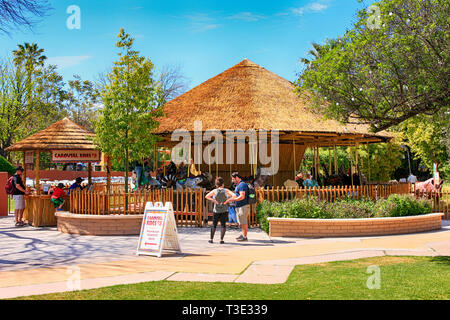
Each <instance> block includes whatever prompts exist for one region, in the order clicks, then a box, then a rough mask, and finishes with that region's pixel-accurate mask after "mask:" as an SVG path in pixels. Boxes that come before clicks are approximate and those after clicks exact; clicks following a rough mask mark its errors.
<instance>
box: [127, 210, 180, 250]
mask: <svg viewBox="0 0 450 320" xmlns="http://www.w3.org/2000/svg"><path fill="white" fill-rule="evenodd" d="M163 250H171V251H176V252H180V253H181V248H180V243H179V241H178V233H177V224H176V221H175V217H174V215H173V207H172V202H166V204H165V206H163V204H162V203H161V202H156V203H155V204H154V205H153V203H152V202H147V203H146V205H145V211H144V218H143V219H142V226H141V234H140V235H139V243H138V247H137V251H136V254H137V255H154V256H157V257H161V256H162V252H163Z"/></svg>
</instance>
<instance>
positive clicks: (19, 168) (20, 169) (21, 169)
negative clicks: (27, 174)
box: [16, 166, 24, 172]
mask: <svg viewBox="0 0 450 320" xmlns="http://www.w3.org/2000/svg"><path fill="white" fill-rule="evenodd" d="M16 171H22V172H23V171H24V170H23V168H22V166H18V167H17V168H16Z"/></svg>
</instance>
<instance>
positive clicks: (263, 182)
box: [253, 175, 271, 188]
mask: <svg viewBox="0 0 450 320" xmlns="http://www.w3.org/2000/svg"><path fill="white" fill-rule="evenodd" d="M269 181H270V176H267V175H258V176H256V178H255V180H254V181H253V187H255V188H270V187H271V186H270V184H269Z"/></svg>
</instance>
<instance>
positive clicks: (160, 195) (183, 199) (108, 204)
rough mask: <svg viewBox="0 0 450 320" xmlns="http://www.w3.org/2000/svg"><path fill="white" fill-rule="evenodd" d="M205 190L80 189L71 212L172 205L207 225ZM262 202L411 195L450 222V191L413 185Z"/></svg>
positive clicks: (184, 222)
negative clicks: (157, 204) (432, 190)
mask: <svg viewBox="0 0 450 320" xmlns="http://www.w3.org/2000/svg"><path fill="white" fill-rule="evenodd" d="M205 194H206V192H205V191H204V190H203V189H184V190H174V189H159V190H144V191H136V192H129V193H124V192H123V191H119V190H117V189H114V190H113V191H111V192H110V193H109V194H107V193H106V192H104V191H96V190H93V191H87V190H83V191H80V190H77V191H73V192H71V194H70V212H72V213H77V214H95V215H110V214H125V215H128V214H143V213H144V208H145V203H146V202H149V201H150V202H163V203H164V202H168V201H170V202H172V203H173V208H174V214H175V218H176V221H177V224H178V225H179V226H197V227H201V226H204V225H205V223H206V222H207V221H208V216H211V214H212V205H211V203H210V202H209V201H207V200H206V199H205ZM256 194H257V198H258V202H261V201H263V200H268V201H287V200H292V199H295V198H301V197H307V196H316V197H318V198H320V199H324V200H327V201H335V200H336V199H340V198H345V197H349V198H355V199H361V198H369V199H373V200H378V199H381V198H387V197H388V196H389V195H391V194H410V195H414V196H415V197H416V198H425V199H427V200H428V201H430V203H431V205H432V208H433V212H443V213H444V214H445V219H449V202H450V192H448V191H447V192H439V193H437V192H435V193H431V192H428V193H426V192H418V191H416V190H414V188H413V187H412V185H410V184H407V183H406V184H396V185H366V186H357V187H321V188H311V189H305V188H286V187H282V188H280V187H277V188H272V189H263V188H258V189H256ZM256 206H257V205H251V206H250V216H249V225H250V226H256V225H258V221H257V218H256Z"/></svg>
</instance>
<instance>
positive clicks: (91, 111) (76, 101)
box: [68, 75, 99, 130]
mask: <svg viewBox="0 0 450 320" xmlns="http://www.w3.org/2000/svg"><path fill="white" fill-rule="evenodd" d="M74 78H75V80H69V92H68V100H69V106H68V112H69V117H70V118H71V119H72V120H73V121H74V122H75V123H77V124H79V125H81V126H83V127H84V128H86V129H88V130H93V129H94V125H95V121H96V119H97V116H98V110H97V109H96V103H97V102H98V95H99V93H98V91H97V90H96V88H95V85H94V84H93V83H92V82H90V81H89V80H84V81H83V80H82V79H81V77H80V76H78V75H75V76H74Z"/></svg>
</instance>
